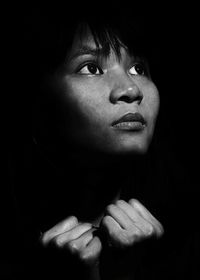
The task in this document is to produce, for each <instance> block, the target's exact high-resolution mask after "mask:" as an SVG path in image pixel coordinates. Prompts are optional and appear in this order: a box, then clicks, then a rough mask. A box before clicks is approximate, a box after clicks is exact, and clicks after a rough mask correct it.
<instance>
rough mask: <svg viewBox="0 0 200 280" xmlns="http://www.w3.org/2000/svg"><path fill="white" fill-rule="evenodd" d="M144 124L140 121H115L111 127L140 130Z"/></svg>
mask: <svg viewBox="0 0 200 280" xmlns="http://www.w3.org/2000/svg"><path fill="white" fill-rule="evenodd" d="M144 127H145V126H144V124H142V123H141V122H137V121H134V122H121V123H117V124H115V125H114V126H113V128H115V129H117V130H125V131H127V130H128V131H141V130H143V129H144Z"/></svg>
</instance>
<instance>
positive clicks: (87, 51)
mask: <svg viewBox="0 0 200 280" xmlns="http://www.w3.org/2000/svg"><path fill="white" fill-rule="evenodd" d="M102 54H103V48H91V47H89V46H87V45H82V46H81V47H80V48H77V50H76V51H75V52H72V54H70V55H69V58H68V59H69V60H73V59H76V58H77V57H79V56H82V55H92V56H96V57H97V56H99V55H102Z"/></svg>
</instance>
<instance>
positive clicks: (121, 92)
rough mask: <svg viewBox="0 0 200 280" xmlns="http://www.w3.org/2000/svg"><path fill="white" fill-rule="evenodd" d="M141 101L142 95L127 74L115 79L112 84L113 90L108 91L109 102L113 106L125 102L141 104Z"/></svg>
mask: <svg viewBox="0 0 200 280" xmlns="http://www.w3.org/2000/svg"><path fill="white" fill-rule="evenodd" d="M142 99H143V93H142V92H141V90H140V89H139V87H138V86H137V84H136V83H135V82H134V81H133V78H132V77H129V76H128V75H127V74H125V73H124V74H121V75H120V76H116V77H115V82H114V83H113V88H112V89H111V91H110V102H111V103H113V104H117V103H121V102H125V103H132V102H137V103H138V104H140V103H141V101H142Z"/></svg>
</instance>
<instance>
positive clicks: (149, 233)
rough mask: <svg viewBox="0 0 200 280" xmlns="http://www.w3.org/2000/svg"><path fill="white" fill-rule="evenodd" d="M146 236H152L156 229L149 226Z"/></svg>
mask: <svg viewBox="0 0 200 280" xmlns="http://www.w3.org/2000/svg"><path fill="white" fill-rule="evenodd" d="M145 232H146V236H151V235H153V234H154V233H155V229H154V227H153V225H149V226H148V227H147V228H146V231H145Z"/></svg>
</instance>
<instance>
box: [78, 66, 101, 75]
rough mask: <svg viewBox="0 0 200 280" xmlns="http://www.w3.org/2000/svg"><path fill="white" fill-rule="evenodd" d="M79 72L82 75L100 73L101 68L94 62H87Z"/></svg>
mask: <svg viewBox="0 0 200 280" xmlns="http://www.w3.org/2000/svg"><path fill="white" fill-rule="evenodd" d="M78 73H79V74H82V75H102V74H103V70H102V69H101V68H100V67H98V66H97V65H95V64H94V63H88V64H86V65H84V66H83V67H82V68H81V69H80V70H79V71H78Z"/></svg>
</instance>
